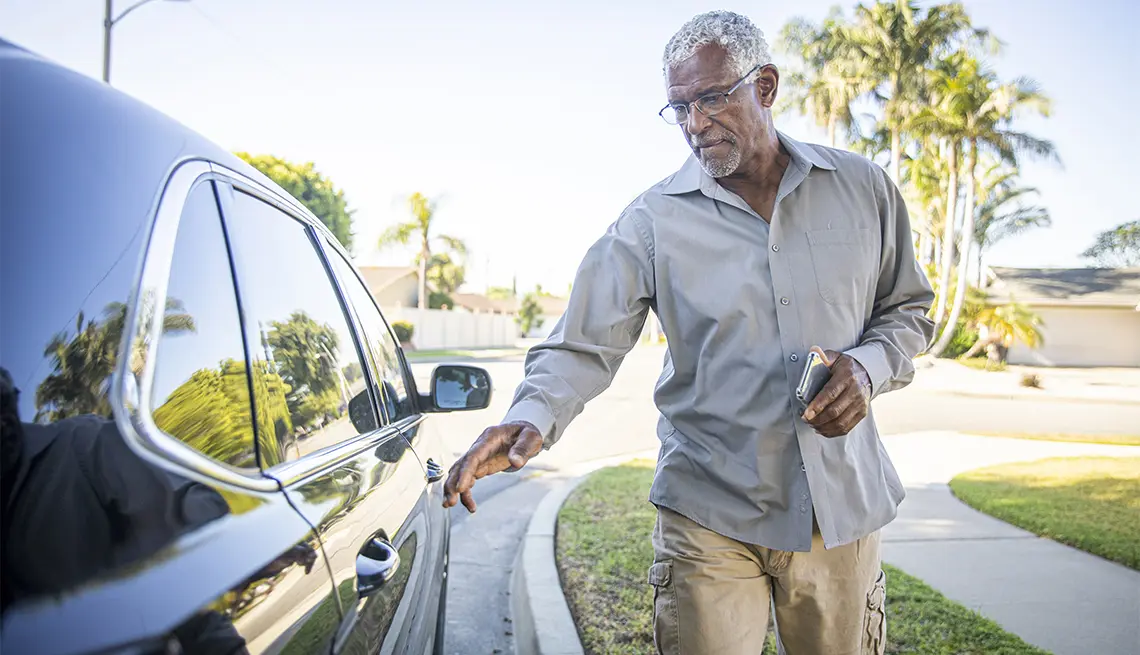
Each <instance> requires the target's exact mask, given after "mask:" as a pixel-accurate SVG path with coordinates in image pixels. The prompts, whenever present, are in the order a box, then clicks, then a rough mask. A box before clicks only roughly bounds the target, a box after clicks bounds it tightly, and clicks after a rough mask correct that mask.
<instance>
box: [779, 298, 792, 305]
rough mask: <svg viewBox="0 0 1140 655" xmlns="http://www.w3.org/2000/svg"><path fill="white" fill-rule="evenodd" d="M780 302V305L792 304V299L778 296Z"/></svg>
mask: <svg viewBox="0 0 1140 655" xmlns="http://www.w3.org/2000/svg"><path fill="white" fill-rule="evenodd" d="M780 304H781V305H790V304H792V301H790V300H788V299H787V298H780Z"/></svg>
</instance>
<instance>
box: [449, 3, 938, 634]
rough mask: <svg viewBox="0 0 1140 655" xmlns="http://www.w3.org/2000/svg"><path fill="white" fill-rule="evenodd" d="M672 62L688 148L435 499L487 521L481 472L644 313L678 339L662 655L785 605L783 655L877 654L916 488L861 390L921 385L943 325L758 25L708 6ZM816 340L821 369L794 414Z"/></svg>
mask: <svg viewBox="0 0 1140 655" xmlns="http://www.w3.org/2000/svg"><path fill="white" fill-rule="evenodd" d="M664 72H665V83H666V87H667V94H668V103H669V104H668V105H667V106H666V107H665V109H663V110H662V112H661V115H662V117H663V118H665V120H666V122H668V123H670V124H676V125H679V126H680V127H681V131H682V134H683V135H684V137H685V139H686V141H687V142H688V143H689V145H690V146H691V147H692V150H693V157H692V158H690V159H689V161H688V162H686V163H685V165H684V166H683V167H682V168H681V169H680V170H679V171H678V172H677V173H675V174H674V175H672V176H670V177H669V178H667V179H665V180H664V181H663V182H661V183H659V184H657V185H656V186H654V187H653V188H651V189H649V190H648V191H647V192H645V193H644V194H642V195H641V196H640V197H639V198H638V199H637V200H635V201H634V202H633V204H631V205H630V206H629V207H628V208H627V209H626V210H625V211H624V212H623V214H622V215H621V217H620V218H619V219H618V220H617V222H616V223H614V224H613V226H611V227H610V229H609V231H608V232H607V233H606V235H605V236H604V237H602V238H601V239H600V240H599V241H598V242H597V243H596V244H595V245H594V246H593V247H592V248H591V249H590V251H589V252H588V253H587V255H586V257H585V261H584V262H583V264H582V266H581V268H580V269H579V272H578V275H577V279H576V281H575V283H574V287H573V288H574V291H573V294H572V296H571V298H570V302H569V306H568V307H567V310H566V313H565V315H564V317H563V319H562V320H561V322H560V323H559V325H558V326H557V327H556V329H555V330H554V332H553V334H552V335H551V336H550V338H549V340H547V342H546V343H544V344H542V345H541V346H537V347H535V348H534V349H532V350H531V353H530V355H529V356H528V357H527V364H526V379H525V380H524V381H523V383H522V384H521V385H520V387H519V389H518V391H517V393H516V396H515V399H514V404H513V406H512V408H511V410H510V411H509V412H508V414H507V417H506V420H505V422H504V423H503V424H502V425H498V426H495V427H492V428H489V429H488V430H486V431H485V432H484V433H483V434H482V435H481V436H480V437H479V439H478V440H477V441H476V442H475V444H474V445H473V446H472V447H471V449H470V450H469V451H468V452H467V454H465V455H464V456H463V457H462V458H460V460H459V461H458V462H456V464H455V466H454V467H452V470H451V474H450V477H449V478H448V481H447V483H446V489H445V491H446V500H445V505H447V506H449V507H450V506H454V505H455V504H456V503H457V502H460V501H461V502H463V504H464V505H465V506H466V507H467V508H468V509H469V510H471V511H474V509H475V503H474V500H473V499H472V496H471V488H472V486H473V484H474V482H475V480H477V479H478V478H481V477H484V476H486V475H490V474H492V473H496V472H499V471H514V470H517V469H519V468H521V467H522V466H524V465H525V464H526V463H527V461H528V460H529V459H530V458H531V457H534V456H535V455H537V454H538V452H539V451H540V450H541V449H542V448H549V447H550V446H552V445H553V444H554V443H555V442H556V441H557V440H558V438H559V437H560V436H561V435H562V433H563V432H564V431H565V429H566V427H567V425H568V424H569V423H570V421H571V420H572V419H573V418H574V417H575V416H576V415H577V414H578V413H579V412H580V411H581V410H582V408H583V406H584V405H585V403H586V402H587V401H589V400H590V399H591V398H593V397H595V396H596V395H597V394H599V393H600V392H601V391H602V390H604V389H605V388H606V387H607V386H608V385H609V383H610V382H611V381H612V379H613V376H614V374H615V372H616V371H617V368H618V366H619V365H620V363H621V360H622V358H623V356H624V355H625V354H626V353H627V352H628V351H629V350H630V349H631V348H632V347H633V346H634V344H635V343H636V341H637V339H638V336H639V334H640V332H641V329H642V326H643V324H644V321H645V319H646V316H647V314H648V312H649V311H650V310H653V311H654V312H656V314H657V315H658V317H659V318H660V320H661V323H662V326H663V328H664V330H665V334H666V335H667V336H668V340H669V354H668V357H667V358H666V361H665V370H664V372H663V374H662V377H661V380H660V382H659V384H658V387H657V390H656V394H655V400H656V403H657V406H658V408H659V409H660V411H661V418H660V421H659V426H658V433H659V437H660V438H661V440H662V445H661V451H660V456H659V460H658V465H657V473H656V476H655V478H654V483H653V488H652V491H651V492H650V500H651V501H652V502H653V503H654V504H655V505H656V506H657V508H658V518H657V526H656V529H655V531H654V535H653V544H654V550H655V561H654V564H653V566H652V568H651V569H650V572H649V581H650V583H651V584H652V585H654V587H655V588H656V594H655V601H654V604H655V608H654V610H655V611H654V634H655V640H656V644H657V649H658V651H659V652H662V653H708V654H717V655H721V654H727V653H749V654H751V653H759V652H760V651H761V650H762V647H763V641H764V638H765V633H766V630H767V618H768V614H769V608H770V607H771V605H770V602H772V603H774V607H775V614H776V623H777V625H778V628H779V635H780V639H781V642H782V644H783V646H784V648H785V650H786V652H787V653H790V654H792V655H801V654H821V655H843V654H855V653H865V652H879V653H881V652H882V651H883V640H884V613H883V601H884V594H885V591H884V585H885V581H884V579H883V574H882V571H881V569H880V559H879V529H880V528H882V527H883V526H884V525H886V524H887V523H888V522H890V521H891V520H892V519H893V518H894V516H895V514H896V510H897V506H898V504H899V502H900V501H901V500H902V498H903V494H904V492H903V487H902V485H901V484H900V482H899V479H898V476H897V475H896V473H895V470H894V468H893V466H892V465H891V462H890V459H889V458H888V457H887V454H886V452H885V450H884V449H883V446H882V444H881V442H880V441H879V438H878V433H877V431H876V428H875V423H874V420H873V418H872V417H871V416H870V401H871V399H872V398H874V397H875V396H877V395H878V394H881V393H884V392H887V391H891V390H894V389H898V388H900V387H903V386H905V385H906V384H907V383H909V382H910V380H911V379H912V377H913V375H914V366H913V364H912V362H911V358H912V357H913V356H915V355H916V354H918V353H919V352H921V351H922V350H923V349H924V348H925V347H926V345H927V344H928V343H929V340H930V337H931V334H932V331H933V325H932V324H931V322H930V321H929V320H928V319H927V318H926V316H925V315H926V312H927V310H928V309H929V307H930V303H931V301H932V298H933V294H932V293H931V289H930V285H929V283H928V282H927V280H926V278H925V277H924V275H923V273H922V272H921V269H920V268H919V266H918V264H917V262H916V261H915V258H914V253H913V247H912V243H911V232H910V225H909V219H908V217H907V213H906V207H905V205H904V203H903V199H902V197H901V196H900V194H899V192H898V190H897V189H896V187H895V185H894V184H893V183H892V182H891V181H890V180H889V179H888V178H887V176H886V174H885V173H884V172H883V170H882V169H881V168H879V167H878V166H876V165H874V164H872V163H871V162H869V161H867V160H865V159H863V158H861V157H858V156H856V155H853V154H850V153H847V152H842V151H838V150H833V149H830V148H823V147H820V146H814V145H806V144H802V143H798V142H796V141H795V140H793V139H791V138H790V137H788V136H786V135H784V134H780V133H778V132H777V131H776V130H775V128H774V126H773V122H772V105H773V103H774V102H775V100H776V94H777V90H778V87H779V79H780V78H779V73H778V71H777V70H776V68H775V67H774V66H772V64H771V59H770V56H769V54H768V46H767V44H766V43H765V41H764V38H763V34H762V33H761V32H760V31H759V30H758V29H756V27H755V26H753V25H752V23H751V22H750V21H749V20H748V19H747V18H745V17H743V16H740V15H737V14H733V13H729V12H713V13H708V14H703V15H700V16H697V17H696V18H694V19H693V20H692V21H690V22H689V23H688V24H686V25H685V26H684V27H682V28H681V30H680V31H679V32H678V33H677V34H676V35H675V36H674V37H673V38H672V39H671V40H670V41H669V44H668V46H667V47H666V49H665V57H664ZM815 346H818V347H819V348H821V349H824V352H825V353H826V357H825V361H826V363H827V364H828V366H829V367H830V369H831V379H830V381H829V382H828V383H827V385H826V386H825V387H824V388H823V390H822V391H821V392H820V393H819V394H818V396H817V397H816V398H815V399H814V400H812V401H811V403H810V404H809V405H808V406H807V407H806V411H803V412H802V414H801V410H805V408H802V407H799V406H798V405H797V401H796V400H795V398H794V395H793V391H794V389H795V387H796V385H797V384H798V382H799V378H800V374H801V372H802V370H803V366H804V363H805V361H806V360H807V356H808V354H809V352H810V351H811V350H812V349H813V347H815ZM618 436H619V438H620V435H618Z"/></svg>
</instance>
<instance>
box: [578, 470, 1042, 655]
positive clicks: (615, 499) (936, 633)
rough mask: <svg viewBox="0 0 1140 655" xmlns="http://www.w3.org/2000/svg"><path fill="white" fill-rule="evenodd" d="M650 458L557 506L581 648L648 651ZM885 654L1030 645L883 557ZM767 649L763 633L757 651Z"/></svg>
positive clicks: (1016, 651)
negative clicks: (763, 647) (885, 619)
mask: <svg viewBox="0 0 1140 655" xmlns="http://www.w3.org/2000/svg"><path fill="white" fill-rule="evenodd" d="M652 480H653V467H652V464H651V463H646V462H637V463H633V464H630V465H626V466H620V467H616V468H610V469H603V470H601V471H598V472H597V473H595V474H593V475H592V476H590V479H588V480H587V481H586V482H584V483H583V484H582V486H581V487H579V488H578V489H577V490H576V491H575V492H574V494H573V495H572V496H571V497H570V500H569V501H568V502H567V503H566V505H565V506H563V508H562V511H561V513H560V514H559V519H558V532H557V539H556V544H557V545H556V554H557V559H558V568H559V572H560V573H561V575H562V585H563V588H564V590H565V591H566V597H567V600H568V601H569V603H570V610H571V612H572V613H573V615H574V619H575V621H576V623H577V625H578V631H579V634H580V635H581V636H582V643H583V646H584V647H585V649H586V652H587V653H595V654H602V653H605V654H606V655H608V654H610V653H615V654H625V653H639V654H640V653H649V652H653V613H652V612H653V591H652V589H651V588H650V586H649V585H648V583H647V582H646V575H647V571H648V569H649V565H650V564H651V563H652V561H653V546H652V544H651V543H650V535H651V534H652V531H653V522H654V518H655V516H656V510H655V509H654V507H653V506H652V505H650V504H649V503H648V502H647V501H646V498H647V497H648V496H649V486H650V483H651V482H652ZM883 569H884V570H885V571H886V574H887V652H888V653H892V654H894V653H924V654H925V653H932V654H945V655H950V654H959V653H977V654H979V655H980V654H982V653H1004V654H1009V655H1021V654H1039V653H1043V652H1044V651H1041V650H1038V649H1036V648H1034V647H1032V646H1029V645H1027V644H1025V642H1023V641H1021V639H1019V638H1018V637H1016V636H1015V635H1011V634H1009V633H1007V632H1005V631H1003V630H1002V629H1001V628H1000V627H998V625H997V624H996V623H994V622H992V621H990V620H988V619H986V618H984V617H982V616H981V615H979V614H977V613H976V612H973V611H971V610H969V609H967V608H965V607H963V606H961V605H959V604H957V603H955V602H953V601H950V600H948V599H947V598H946V597H944V596H942V595H941V594H940V593H938V592H937V591H935V590H934V589H932V588H930V587H929V586H927V585H926V584H924V583H923V582H922V581H921V580H918V579H917V578H914V577H911V576H909V575H907V574H906V573H903V572H902V571H900V570H898V569H896V568H894V567H892V566H888V565H884V566H883ZM775 652H776V650H775V643H774V641H773V639H772V637H771V635H770V636H769V643H768V646H767V647H766V648H765V650H764V655H773V654H774V653H775Z"/></svg>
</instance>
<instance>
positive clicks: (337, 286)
mask: <svg viewBox="0 0 1140 655" xmlns="http://www.w3.org/2000/svg"><path fill="white" fill-rule="evenodd" d="M210 166H211V169H212V170H213V172H214V174H215V175H216V176H217V177H218V179H219V180H221V182H220V183H219V186H218V195H219V201H220V203H219V204H220V206H221V211H222V219H223V224H225V223H226V221H227V220H230V219H228V217H227V212H229V213H230V215H232V212H233V197H232V195H230V194H233V193H246V194H248V195H250V196H253V197H254V198H256V199H258V200H261V201H262V202H265V203H267V204H269V205H271V206H273V207H274V208H275V209H277V210H279V211H281V212H282V213H284V214H286V215H287V216H288V217H290V218H292V219H294V220H296V221H299V222H300V223H301V224H302V225H304V226H305V228H306V232H307V234H308V236H309V239H310V241H311V242H312V245H313V248H314V251H315V252H316V253H317V256H318V257H319V258H320V260H321V264H322V266H324V268H325V272H326V274H328V275H329V277H330V280H331V282H332V288H333V291H334V293H336V295H337V300H338V301H339V303H340V306H341V311H342V312H343V313H344V317H345V320H346V321H347V322H348V326H349V332H350V334H351V336H352V338H353V341H354V342H355V343H354V344H353V346H354V347H355V348H356V352H357V357H358V358H360V359H361V363H362V364H363V367H362V368H363V370H362V374H363V375H364V378H365V381H366V384H365V386H366V388H367V390H368V397H369V402H370V403H371V404H372V411H373V413H374V414H375V416H376V417H377V423H378V425H377V428H376V429H375V430H373V431H371V432H366V433H362V434H358V435H356V436H354V437H350V438H348V439H345V440H344V441H341V442H339V443H337V444H335V445H333V446H329V447H327V448H324V449H322V450H319V451H316V452H313V453H308V454H306V455H304V456H302V457H299V458H297V459H294V460H289V461H285V462H281V463H280V464H276V465H274V466H271V467H269V468H265V469H262V471H261V472H262V474H263V475H264V476H265V477H266V478H267V479H270V480H274V481H275V482H276V483H279V484H281V485H285V486H289V485H292V484H295V483H296V482H299V481H301V480H303V479H305V478H307V477H310V476H312V475H315V474H317V473H320V472H321V471H324V470H325V469H328V468H329V467H332V466H335V465H336V464H337V463H339V462H341V461H343V460H345V459H349V458H351V457H353V456H355V455H357V454H359V453H360V452H362V451H364V450H367V449H368V448H374V447H376V446H377V445H379V444H380V443H381V442H384V441H387V440H388V439H391V438H399V439H402V438H403V435H402V433H401V432H400V430H399V429H397V428H396V427H395V426H393V425H391V424H388V423H386V422H385V421H384V417H385V414H384V410H383V409H382V408H381V405H382V403H381V402H380V399H379V398H378V396H377V393H380V391H379V390H380V388H381V387H380V385H379V384H378V383H377V380H376V378H375V376H374V375H373V373H372V370H371V368H370V359H369V358H370V357H371V353H370V352H369V353H368V354H365V352H364V351H362V350H361V344H363V343H366V340H365V339H364V334H363V331H362V329H361V326H360V323H359V320H358V318H357V316H356V312H355V310H354V309H352V304H351V302H349V299H348V297H347V294H346V293H345V289H344V288H343V286H342V284H341V281H340V278H339V276H337V275H336V272H335V270H334V269H333V268H332V262H330V261H329V259H328V253H327V252H326V251H325V249H324V244H323V242H324V241H329V240H332V239H335V237H333V236H332V233H331V232H329V230H328V228H327V227H325V225H324V224H323V223H321V222H320V220H319V219H318V218H317V217H316V216H314V215H313V214H312V212H310V211H309V210H308V209H307V208H305V207H304V205H301V204H300V203H299V202H298V201H297V200H296V199H294V198H293V197H292V196H288V195H287V194H284V195H283V194H281V193H278V192H277V190H276V189H273V188H271V187H269V186H267V185H265V184H263V183H261V182H259V181H256V180H254V179H253V178H250V177H249V176H247V175H245V174H243V173H240V172H238V171H235V170H233V169H231V168H228V167H226V166H223V165H221V164H218V163H216V162H211V163H210ZM227 234H228V233H227ZM235 279H236V278H235ZM235 285H236V287H237V294H238V303H239V306H240V307H241V311H242V315H243V322H244V312H245V306H244V305H243V304H242V303H243V295H242V294H243V292H242V289H241V280H236V282H235ZM247 347H248V344H247ZM246 357H247V363H248V362H249V361H250V360H249V355H248V353H247V356H246ZM254 411H257V408H256V406H255V407H254Z"/></svg>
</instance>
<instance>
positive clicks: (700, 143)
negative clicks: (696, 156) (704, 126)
mask: <svg viewBox="0 0 1140 655" xmlns="http://www.w3.org/2000/svg"><path fill="white" fill-rule="evenodd" d="M719 141H724V142H726V143H731V144H732V145H736V136H735V135H734V134H732V133H731V132H722V133H720V134H704V135H701V136H700V137H694V138H693V139H692V140H691V141H689V145H691V146H692V147H694V148H704V147H707V146H711V145H713V144H714V143H717V142H719Z"/></svg>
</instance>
